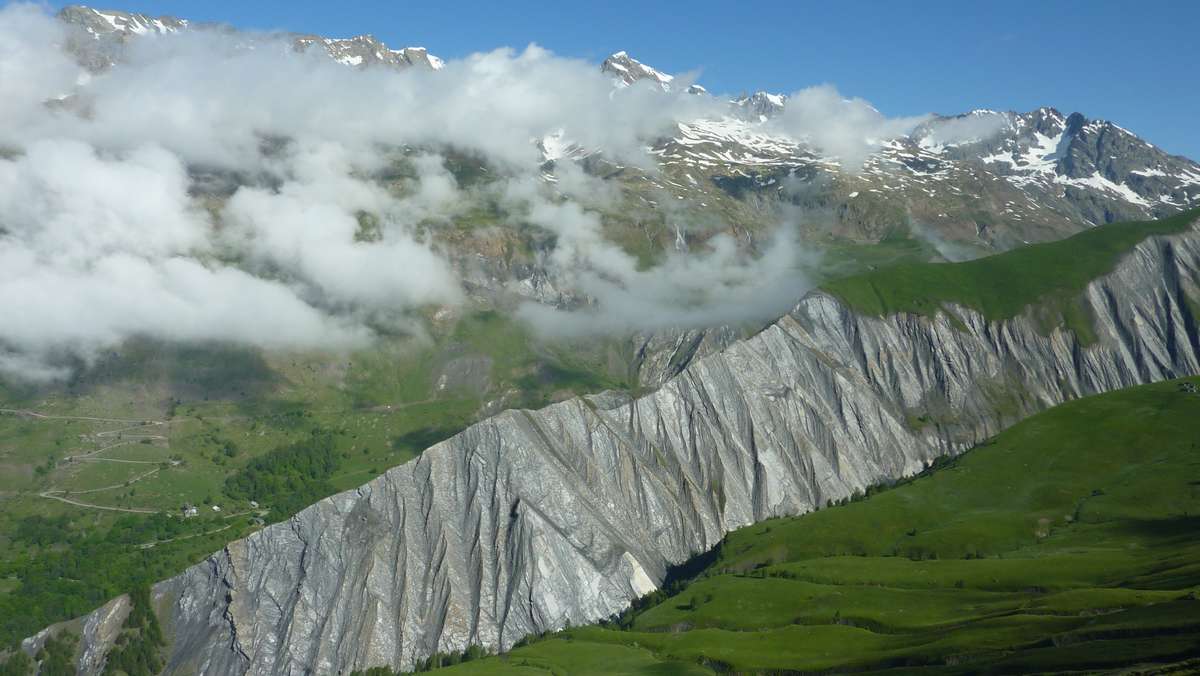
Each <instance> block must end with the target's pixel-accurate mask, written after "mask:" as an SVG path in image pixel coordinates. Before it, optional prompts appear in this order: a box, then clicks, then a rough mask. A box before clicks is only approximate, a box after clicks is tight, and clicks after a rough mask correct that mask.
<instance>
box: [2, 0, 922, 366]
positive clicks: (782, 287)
mask: <svg viewBox="0 0 1200 676" xmlns="http://www.w3.org/2000/svg"><path fill="white" fill-rule="evenodd" d="M69 37H70V36H68V35H67V33H66V30H65V28H64V27H63V26H62V25H61V24H60V23H59V22H58V21H56V20H55V19H53V18H52V17H50V16H48V15H47V14H46V13H45V11H44V10H43V9H40V8H33V7H30V6H26V5H11V6H8V7H5V8H4V9H2V10H0V317H3V321H0V374H3V373H9V374H12V373H17V374H20V375H22V376H23V377H27V378H34V379H44V378H48V377H52V376H58V375H62V374H63V373H64V371H63V365H64V364H67V363H69V362H70V361H71V360H72V359H77V358H83V359H85V360H86V359H89V358H91V357H92V356H94V355H95V354H96V352H97V351H98V350H101V349H105V348H107V347H111V346H114V345H117V344H119V343H120V342H122V341H123V340H126V339H128V338H130V337H133V336H149V337H154V338H159V339H164V340H180V341H234V342H238V343H243V344H248V345H253V346H260V347H264V348H271V349H276V348H311V347H337V346H355V345H363V344H366V342H367V341H369V340H370V339H371V337H372V333H373V332H372V328H371V327H375V326H382V325H387V326H396V325H403V323H404V318H405V317H410V316H411V315H412V314H413V313H414V312H415V311H416V310H417V309H419V308H421V307H422V306H425V305H428V304H446V303H457V302H461V301H462V300H463V292H462V289H461V284H460V281H459V280H458V279H457V277H456V275H455V274H454V272H453V270H452V267H451V265H450V264H449V263H448V262H447V261H446V260H445V258H444V257H443V255H442V253H441V252H439V251H438V250H437V248H436V247H435V246H434V245H433V244H432V243H431V241H430V240H429V239H428V237H429V235H428V232H429V229H430V224H431V223H432V224H433V225H434V227H436V226H437V225H438V224H439V223H444V222H445V221H446V220H447V219H448V218H450V217H452V216H453V215H455V214H458V213H461V212H463V211H464V210H465V209H467V208H468V207H469V204H470V201H471V200H472V199H474V198H476V197H477V195H475V194H473V193H472V192H471V190H470V189H464V188H463V187H461V186H459V185H458V183H457V181H456V180H455V179H454V176H453V175H452V174H451V173H450V172H449V171H447V169H446V167H445V166H444V163H443V161H442V158H441V156H440V155H439V153H446V152H449V151H453V152H455V153H456V154H458V155H461V156H475V157H481V158H484V160H485V161H486V163H487V164H488V166H489V167H490V168H491V169H492V170H494V172H493V174H492V176H493V177H496V178H498V179H499V180H498V181H497V182H496V183H495V184H494V185H493V186H492V187H490V188H487V189H486V190H488V191H490V192H488V193H487V194H488V196H489V197H494V196H495V195H497V194H499V195H502V198H503V199H502V201H503V202H504V204H505V206H506V207H508V208H510V209H512V210H513V211H514V212H515V213H517V214H518V215H519V217H520V218H521V219H524V220H526V221H527V222H529V223H532V224H534V225H536V226H538V227H541V228H544V229H547V230H549V231H551V232H553V233H555V235H556V240H555V245H554V248H553V249H552V250H551V251H550V252H549V253H548V254H547V256H546V259H545V260H544V261H543V264H544V265H545V266H546V267H547V268H548V269H549V270H550V271H551V273H552V274H553V275H555V276H556V280H557V281H560V282H561V283H562V284H564V285H566V286H568V287H570V288H571V289H573V290H575V291H576V292H578V293H582V294H586V295H589V296H590V297H591V298H592V299H593V304H592V305H590V306H589V307H588V308H586V309H585V310H584V311H583V312H574V313H568V314H563V313H557V312H555V311H548V310H545V309H538V308H530V307H527V308H524V309H523V310H522V313H523V315H524V316H526V317H529V318H530V319H531V320H532V321H533V322H534V323H535V324H536V325H538V326H541V327H543V328H545V329H546V330H551V331H553V332H556V333H570V332H575V333H580V332H592V331H599V330H604V331H613V330H627V329H630V328H647V327H649V328H659V327H663V328H665V327H667V326H695V325H701V324H711V323H719V322H726V321H739V320H742V319H748V318H761V317H765V316H766V315H769V314H770V313H773V312H779V311H782V310H784V309H786V306H787V305H788V304H790V302H792V301H794V300H795V298H796V296H797V295H798V294H799V291H800V289H801V287H802V286H803V277H802V276H801V275H799V274H797V272H796V270H795V263H796V258H797V256H798V252H797V251H796V249H795V242H794V240H793V239H792V238H790V237H787V236H781V237H780V238H778V239H777V240H776V241H773V242H770V243H768V246H766V247H764V249H763V253H761V254H759V255H757V256H749V255H746V254H745V253H743V252H741V251H740V247H739V246H737V245H736V244H735V242H734V241H733V240H732V239H729V238H727V237H716V238H713V239H711V240H710V241H709V242H708V243H707V245H706V246H703V247H700V248H699V249H698V250H697V251H696V252H694V253H693V254H690V255H683V254H681V253H672V254H671V255H669V256H667V258H666V259H665V260H664V261H663V262H662V263H661V264H660V265H658V266H656V267H654V268H651V269H649V270H643V269H639V267H638V264H637V261H636V259H635V258H634V257H632V256H630V255H629V254H627V253H626V252H625V251H623V250H622V249H621V248H620V247H618V246H616V245H615V244H613V243H611V242H609V241H608V240H607V239H606V238H605V236H604V234H603V229H602V228H601V227H600V225H601V222H600V217H599V215H598V214H599V213H600V212H601V211H603V210H605V209H608V208H611V207H612V206H613V205H617V204H619V203H620V195H619V193H618V191H617V190H616V189H614V188H613V184H612V183H606V182H603V181H599V180H598V179H596V178H594V177H591V176H589V175H587V174H586V173H585V172H583V171H582V170H580V169H579V168H578V167H576V166H574V165H573V164H571V163H570V162H560V163H559V166H558V168H557V173H558V176H559V184H558V187H557V190H558V192H557V194H550V193H549V192H548V191H549V188H547V187H546V186H545V185H544V184H543V183H542V182H541V180H540V178H539V176H540V170H541V168H540V165H541V162H542V154H541V151H540V150H539V149H538V147H537V146H536V144H535V140H536V139H541V138H544V137H545V136H547V135H548V134H554V133H558V132H560V131H561V134H562V138H563V139H564V142H569V143H574V144H578V145H579V146H581V147H584V148H589V149H603V152H604V154H605V156H606V157H608V158H609V159H612V160H614V161H618V162H621V163H623V164H627V165H640V166H645V167H648V168H652V167H653V162H652V160H651V159H650V158H649V157H648V156H647V154H646V153H645V145H646V143H647V142H648V141H649V140H650V139H652V138H654V137H655V136H657V135H659V134H660V133H663V132H665V131H670V130H671V129H672V128H673V125H674V124H675V123H676V122H677V121H679V120H687V119H694V118H696V117H701V116H709V115H714V116H715V115H721V114H724V113H725V112H727V111H726V110H725V108H724V106H723V104H722V103H721V102H719V101H718V100H716V99H714V98H712V97H707V96H692V95H688V94H686V93H683V92H682V91H679V92H662V91H658V90H657V89H655V88H653V87H628V88H621V89H617V88H614V87H613V86H612V83H611V81H610V79H609V77H608V76H607V75H605V74H602V73H600V72H599V69H598V68H596V66H595V64H592V63H588V62H584V61H580V60H574V59H564V58H560V57H557V56H554V55H553V54H550V53H549V52H547V51H545V50H543V49H541V48H539V47H537V46H530V47H528V48H526V49H524V50H520V51H515V50H511V49H500V50H496V51H493V52H489V53H482V54H475V55H472V56H469V57H467V58H465V59H462V60H459V61H454V62H450V63H448V64H446V67H445V68H444V69H442V70H440V71H438V72H436V73H435V72H429V71H424V70H422V69H410V70H408V71H405V72H403V73H396V72H394V71H391V70H388V69H384V68H377V69H366V70H356V69H349V68H346V67H344V66H342V65H339V64H337V63H334V62H333V61H331V60H330V59H327V58H325V57H324V56H323V55H321V54H320V53H319V52H318V51H317V50H309V52H308V53H298V52H296V51H295V50H294V49H292V46H291V44H290V42H289V41H288V40H287V39H286V38H285V37H282V36H271V35H254V34H246V33H229V32H224V31H215V30H189V31H183V32H181V33H180V34H177V35H172V36H167V37H153V36H147V37H142V38H137V39H134V40H130V41H129V42H128V43H127V44H126V46H125V48H124V51H123V52H122V53H121V60H120V62H119V63H118V64H117V65H115V66H114V67H112V68H109V69H107V70H104V71H103V72H100V73H95V74H91V75H86V76H85V75H83V72H82V71H81V69H80V67H79V66H77V65H76V64H75V63H74V62H73V61H72V59H71V58H68V56H67V55H66V54H65V53H64V52H63V45H64V44H66V43H67V42H69ZM76 37H77V38H78V36H76ZM83 40H84V42H83V43H84V44H88V42H87V41H88V40H90V38H86V36H85V37H84V38H83ZM826 94H828V93H826ZM837 98H838V99H839V100H840V97H837ZM794 101H795V99H794ZM839 105H841V104H838V103H836V102H831V101H830V100H829V96H828V95H821V94H820V92H817V93H814V94H812V95H811V96H805V95H799V101H798V103H797V105H796V106H795V109H796V112H795V113H793V114H791V117H786V119H785V120H784V123H785V127H786V128H787V129H789V130H790V131H791V132H792V133H798V134H800V133H802V134H807V135H809V136H811V137H812V138H813V140H814V142H816V143H819V144H821V145H822V147H823V148H826V149H827V150H828V151H829V152H833V153H836V154H839V155H843V156H844V157H845V158H847V159H848V160H849V161H856V160H857V158H858V156H859V153H860V150H861V147H862V146H861V143H860V142H859V141H854V140H853V137H854V136H855V135H856V134H857V133H858V132H863V131H864V130H866V131H869V132H871V133H875V132H877V131H881V130H882V131H885V132H886V131H890V130H891V129H893V127H894V126H895V125H897V124H899V123H897V122H896V121H887V120H882V117H881V116H877V114H876V117H872V116H871V115H870V114H867V113H864V112H863V110H862V107H863V106H865V104H861V102H850V104H849V105H851V110H850V112H851V113H853V115H849V116H848V115H846V114H845V113H846V111H845V110H841V109H839V108H838V106H839ZM855 116H857V117H855ZM829 118H836V119H835V122H838V121H840V122H842V123H845V124H846V125H848V127H847V128H842V127H838V126H837V124H834V127H833V129H832V130H829V129H826V128H825V127H824V126H823V125H822V121H823V120H828V119H829ZM847 118H850V120H849V121H848V120H847ZM397 164H403V165H405V166H406V167H407V168H408V170H410V172H409V173H410V174H411V177H410V178H406V179H400V180H394V181H392V182H391V183H390V184H385V183H384V182H381V181H379V180H377V179H376V178H375V177H376V176H378V175H380V174H381V173H386V172H387V171H390V170H391V169H393V168H395V167H394V166H393V165H397ZM201 174H203V175H205V176H209V177H214V178H213V179H212V180H213V184H215V185H221V184H225V185H227V187H228V189H227V190H225V189H214V190H213V192H212V194H207V193H205V194H197V186H198V185H199V184H198V183H197V182H196V179H194V178H193V176H196V175H201ZM206 180H207V179H206ZM205 185H209V184H208V183H205ZM364 220H366V221H369V222H370V224H371V226H372V227H371V228H370V230H371V232H369V233H364V228H363V221H364ZM364 235H366V236H364ZM560 322H569V323H570V324H571V326H570V327H568V328H562V327H557V328H556V327H555V326H553V325H555V324H558V323H560Z"/></svg>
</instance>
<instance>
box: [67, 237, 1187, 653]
mask: <svg viewBox="0 0 1200 676" xmlns="http://www.w3.org/2000/svg"><path fill="white" fill-rule="evenodd" d="M1198 266H1200V232H1198V231H1197V230H1196V229H1194V228H1193V229H1192V230H1189V231H1187V232H1185V233H1182V234H1180V235H1176V236H1172V237H1160V238H1154V239H1150V240H1147V241H1145V242H1143V243H1141V244H1140V245H1139V246H1138V247H1137V248H1136V249H1135V250H1134V251H1133V252H1131V253H1130V254H1129V255H1127V256H1126V257H1125V258H1124V259H1123V260H1122V261H1121V262H1120V263H1119V265H1118V266H1117V268H1116V269H1115V270H1114V271H1113V272H1111V273H1110V274H1108V275H1106V276H1104V277H1102V278H1100V279H1098V280H1095V281H1094V282H1093V283H1092V284H1091V285H1089V286H1088V287H1087V289H1086V291H1085V294H1084V304H1085V305H1086V308H1085V309H1086V310H1087V312H1088V313H1090V315H1091V316H1092V318H1093V321H1094V334H1095V335H1094V337H1093V339H1092V340H1090V341H1089V343H1088V344H1087V345H1084V344H1081V342H1080V340H1079V339H1078V338H1077V337H1076V335H1075V334H1074V333H1072V332H1070V331H1067V330H1064V329H1054V330H1050V331H1047V330H1046V329H1045V328H1042V324H1043V322H1039V321H1038V320H1037V319H1036V318H1035V317H1034V316H1033V314H1034V313H1032V312H1031V313H1028V314H1027V315H1025V316H1019V317H1016V318H1013V319H1010V320H1006V321H1001V322H988V321H986V320H985V319H984V317H982V316H981V315H980V314H979V313H977V312H975V311H973V310H970V309H966V308H961V307H955V308H949V309H948V310H947V312H943V313H940V314H938V315H937V316H936V317H933V318H929V317H920V316H912V315H895V316H887V317H867V316H861V315H858V314H855V313H854V312H852V311H851V310H849V309H847V308H846V307H845V306H844V305H842V304H841V303H839V302H838V301H837V300H835V299H834V298H832V297H830V296H828V295H825V294H822V293H814V294H810V295H808V296H807V297H805V298H804V299H803V300H801V301H800V302H799V304H798V305H797V306H796V307H795V308H794V310H793V311H792V312H791V313H790V314H789V315H787V316H785V317H783V318H782V319H780V320H779V321H777V322H775V323H774V324H772V325H770V326H768V327H767V328H766V329H765V330H763V331H762V332H760V333H759V334H757V335H755V336H753V337H752V338H749V339H746V340H743V341H739V342H736V343H734V344H733V345H731V346H729V347H727V348H726V349H724V350H722V351H720V352H717V353H714V354H709V355H707V356H704V357H701V358H699V359H696V360H695V361H693V362H692V363H691V364H690V365H689V366H688V367H687V368H686V369H684V370H682V371H681V372H680V373H679V374H678V375H677V376H675V377H674V378H671V379H670V380H668V381H667V382H665V383H664V384H663V385H662V387H660V388H659V389H658V390H657V391H656V392H654V393H653V394H650V395H647V396H645V397H643V398H640V399H637V400H636V401H631V400H629V399H627V398H622V397H619V396H616V395H599V396H592V397H587V398H583V399H574V400H570V401H565V402H562V403H559V404H555V405H553V406H550V407H547V408H545V409H542V410H538V411H507V412H505V413H501V414H499V415H497V416H495V417H493V418H491V419H488V420H486V421H483V422H481V423H478V424H476V425H474V426H472V427H471V428H469V429H467V430H466V431H464V432H463V433H461V434H459V435H457V436H455V437H453V438H451V439H448V440H446V441H444V442H442V443H440V444H438V445H436V446H434V447H432V448H430V449H429V450H427V451H426V452H425V453H424V454H423V455H422V456H421V457H420V458H419V459H418V460H415V461H413V462H411V463H408V464H406V465H403V466H400V467H396V468H394V469H392V470H389V471H388V472H387V473H385V474H383V475H381V476H380V477H378V478H377V479H375V480H374V481H372V482H370V483H368V484H366V485H364V486H362V487H360V488H359V489H357V490H354V491H348V492H345V493H341V494H339V495H335V496H333V497H330V498H328V499H325V500H322V501H321V502H319V503H317V504H315V505H313V506H311V507H309V508H308V509H305V510H304V511H302V512H300V513H299V514H298V515H296V516H295V517H294V518H292V519H291V520H289V521H287V522H284V523H279V524H276V525H273V526H270V527H268V528H265V529H263V530H262V531H260V532H258V533H255V534H254V535H252V536H250V537H248V538H246V539H244V540H239V541H237V542H234V543H232V544H230V545H229V546H228V547H226V548H225V549H224V550H223V551H221V552H219V553H217V554H215V555H213V556H212V557H211V558H209V559H208V560H206V561H204V562H203V563H201V564H199V565H196V566H194V567H192V568H190V569H189V570H187V571H186V572H184V573H183V574H181V575H179V576H177V577H175V578H173V579H171V580H167V581H165V582H163V583H160V584H159V585H157V586H156V587H155V590H154V593H155V595H156V598H157V600H158V602H159V607H170V609H171V610H170V616H169V617H167V618H165V620H166V621H167V623H168V626H169V627H170V631H171V633H172V635H173V638H174V641H173V644H172V647H171V656H170V659H169V664H168V668H167V671H168V672H179V673H190V672H201V673H210V674H235V673H237V674H240V673H250V674H300V673H318V674H327V673H348V672H349V671H350V670H352V669H355V668H364V667H367V666H371V665H381V664H390V665H392V666H394V667H398V668H405V669H407V668H410V667H412V665H413V664H414V662H416V661H417V660H419V659H421V658H423V657H425V656H426V655H428V654H430V653H432V652H434V651H459V650H463V649H464V648H466V647H467V646H468V645H470V644H481V645H483V646H486V647H488V648H492V649H504V648H508V647H510V646H511V645H512V644H513V643H514V642H515V641H517V640H518V639H519V638H521V637H522V636H524V635H526V634H529V633H531V632H537V631H541V630H544V629H554V628H558V627H561V626H563V625H564V624H566V623H571V624H580V623H585V622H591V621H594V620H597V619H599V618H602V617H605V616H608V615H610V614H612V613H615V612H618V611H620V610H621V609H623V608H624V607H625V606H626V605H627V604H628V603H629V602H630V601H631V600H632V599H634V598H636V597H638V596H640V595H642V594H644V593H646V592H648V591H650V590H651V589H652V588H654V586H655V584H656V583H657V582H659V581H661V580H662V578H663V576H664V574H665V570H666V568H667V566H668V565H669V564H672V563H678V562H681V561H683V560H684V559H686V558H687V557H689V556H690V555H692V554H695V553H697V552H701V551H704V550H706V549H709V548H711V547H712V546H714V545H715V544H716V543H717V542H718V541H719V540H720V539H721V537H722V536H723V535H724V534H725V533H726V532H727V531H729V530H730V529H734V528H738V527H740V526H745V525H747V524H750V523H753V522H755V521H758V520H761V519H764V518H767V517H770V516H775V515H784V514H796V513H800V512H804V511H807V510H810V509H812V508H813V507H814V506H816V505H823V504H824V503H825V502H826V501H827V500H830V499H839V498H841V497H844V496H847V495H849V494H851V493H852V492H854V491H855V490H859V489H863V488H865V487H867V486H869V485H871V484H874V483H878V482H881V481H884V480H887V479H892V478H896V477H900V476H903V475H908V474H912V473H914V472H916V471H918V470H920V469H921V468H922V467H923V466H924V464H925V463H927V462H929V461H930V460H931V459H933V458H934V457H936V456H939V455H943V454H947V453H956V452H960V451H962V450H964V449H966V448H968V447H970V446H971V445H972V444H974V443H975V442H977V441H979V440H982V439H984V438H986V437H989V436H991V435H992V434H994V433H996V432H997V431H998V430H1000V429H1002V428H1003V427H1005V426H1007V425H1009V424H1011V423H1013V422H1015V421H1017V420H1019V419H1020V418H1022V417H1024V416H1026V415H1028V414H1030V413H1032V412H1034V411H1037V410H1041V409H1044V408H1046V407H1049V406H1052V405H1054V404H1057V403H1059V402H1062V401H1064V400H1066V399H1071V398H1074V397H1078V396H1082V395H1087V394H1091V393H1095V392H1100V391H1105V390H1111V389H1116V388H1120V387H1126V386H1131V385H1135V384H1139V383H1145V382H1149V381H1154V380H1159V379H1164V378H1169V377H1174V376H1179V375H1183V374H1192V373H1197V372H1200V357H1198V336H1197V330H1196V323H1195V318H1194V317H1193V316H1192V314H1191V310H1190V309H1189V308H1190V306H1189V302H1188V298H1189V297H1191V298H1200V295H1198V294H1197V291H1198V290H1197V288H1196V285H1197V268H1198ZM98 612H103V611H98ZM84 640H85V642H86V641H87V640H88V637H87V636H85V637H84ZM101 647H103V646H92V645H89V646H86V648H87V649H88V650H89V651H90V652H89V653H88V654H91V655H95V654H96V652H97V650H98V649H99V648H101ZM81 667H86V668H84V669H83V670H84V671H85V672H88V673H94V672H95V671H96V667H95V662H94V661H89V662H88V664H87V665H82V664H81Z"/></svg>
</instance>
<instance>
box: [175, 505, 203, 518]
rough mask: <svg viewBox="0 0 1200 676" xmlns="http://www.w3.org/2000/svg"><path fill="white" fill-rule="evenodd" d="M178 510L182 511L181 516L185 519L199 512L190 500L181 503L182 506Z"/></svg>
mask: <svg viewBox="0 0 1200 676" xmlns="http://www.w3.org/2000/svg"><path fill="white" fill-rule="evenodd" d="M179 511H180V512H182V513H183V518H185V519H188V518H191V517H193V516H196V515H198V514H200V510H199V509H196V506H195V505H193V504H191V503H190V502H189V503H185V504H184V505H183V507H181V508H180V510H179Z"/></svg>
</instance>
